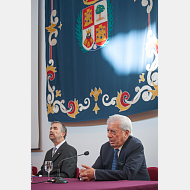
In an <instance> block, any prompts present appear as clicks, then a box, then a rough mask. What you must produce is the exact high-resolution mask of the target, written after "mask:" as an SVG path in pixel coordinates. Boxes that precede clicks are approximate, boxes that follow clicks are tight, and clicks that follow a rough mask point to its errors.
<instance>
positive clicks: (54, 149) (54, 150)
mask: <svg viewBox="0 0 190 190" xmlns="http://www.w3.org/2000/svg"><path fill="white" fill-rule="evenodd" d="M56 150H57V148H56V147H54V148H53V151H52V157H53V156H54V154H55V153H56Z"/></svg>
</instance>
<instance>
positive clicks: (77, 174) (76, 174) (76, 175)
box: [75, 167, 79, 178]
mask: <svg viewBox="0 0 190 190" xmlns="http://www.w3.org/2000/svg"><path fill="white" fill-rule="evenodd" d="M78 176H79V168H78V167H77V169H76V173H75V178H78Z"/></svg>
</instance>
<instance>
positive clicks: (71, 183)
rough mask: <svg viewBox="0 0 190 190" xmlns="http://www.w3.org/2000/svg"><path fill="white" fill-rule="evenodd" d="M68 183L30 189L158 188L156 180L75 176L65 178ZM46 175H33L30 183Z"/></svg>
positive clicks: (137, 189) (43, 185)
mask: <svg viewBox="0 0 190 190" xmlns="http://www.w3.org/2000/svg"><path fill="white" fill-rule="evenodd" d="M65 179H66V180H67V181H68V183H64V184H55V183H49V182H45V183H39V184H31V190H55V189H56V190H63V189H65V190H78V189H81V190H100V189H101V190H116V189H117V190H124V189H125V190H126V189H127V190H148V189H150V190H158V181H129V180H120V181H89V182H85V181H80V180H78V179H76V178H65ZM46 180H47V177H34V178H33V182H32V183H36V182H41V181H46Z"/></svg>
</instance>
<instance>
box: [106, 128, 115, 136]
mask: <svg viewBox="0 0 190 190" xmlns="http://www.w3.org/2000/svg"><path fill="white" fill-rule="evenodd" d="M109 132H111V133H112V135H116V133H117V130H114V129H110V130H109V129H107V133H109Z"/></svg>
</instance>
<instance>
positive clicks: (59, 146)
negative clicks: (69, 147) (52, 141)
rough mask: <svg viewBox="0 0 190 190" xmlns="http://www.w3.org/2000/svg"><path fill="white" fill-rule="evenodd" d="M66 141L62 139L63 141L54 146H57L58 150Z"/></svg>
mask: <svg viewBox="0 0 190 190" xmlns="http://www.w3.org/2000/svg"><path fill="white" fill-rule="evenodd" d="M64 142H65V140H64V141H62V142H61V143H59V144H58V145H57V146H54V147H55V148H57V150H58V148H59V147H60V146H61V145H62V144H63V143H64Z"/></svg>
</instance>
